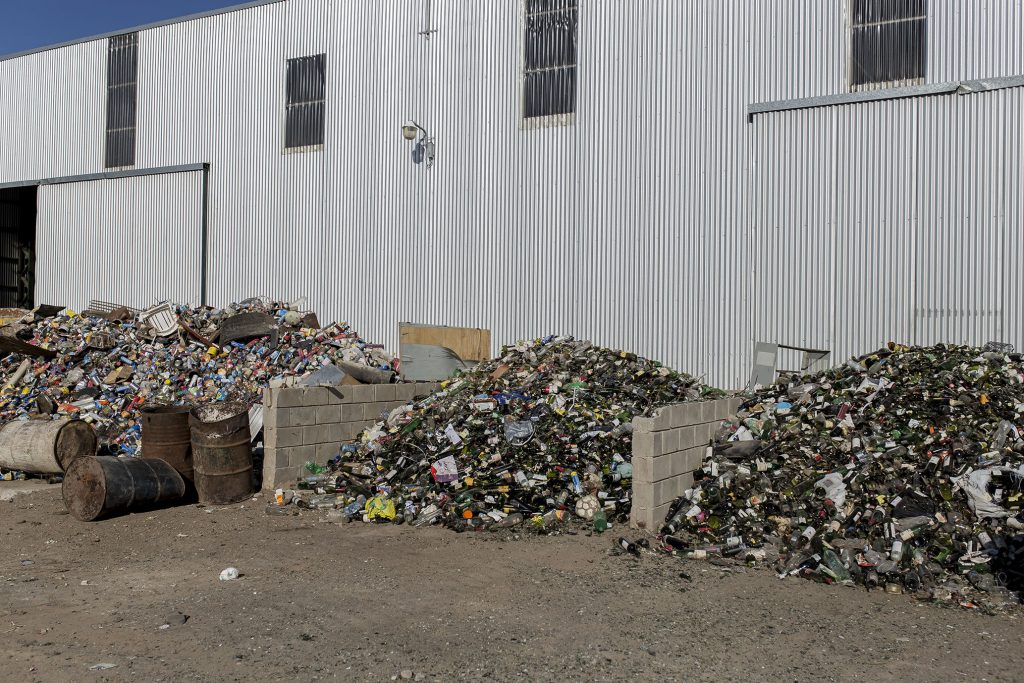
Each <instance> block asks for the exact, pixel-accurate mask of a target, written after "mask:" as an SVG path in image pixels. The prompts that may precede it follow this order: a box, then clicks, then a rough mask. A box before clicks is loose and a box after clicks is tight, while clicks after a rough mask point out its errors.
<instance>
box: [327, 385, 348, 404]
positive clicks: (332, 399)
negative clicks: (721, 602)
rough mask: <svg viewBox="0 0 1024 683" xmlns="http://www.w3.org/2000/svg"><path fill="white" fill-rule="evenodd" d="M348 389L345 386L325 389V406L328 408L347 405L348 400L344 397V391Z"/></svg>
mask: <svg viewBox="0 0 1024 683" xmlns="http://www.w3.org/2000/svg"><path fill="white" fill-rule="evenodd" d="M349 388H350V387H347V386H345V387H326V389H327V405H329V406H337V405H341V404H342V403H348V402H349V400H348V398H347V397H346V396H345V389H349Z"/></svg>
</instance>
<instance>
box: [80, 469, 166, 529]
mask: <svg viewBox="0 0 1024 683" xmlns="http://www.w3.org/2000/svg"><path fill="white" fill-rule="evenodd" d="M63 494H64V504H65V505H66V506H67V508H68V512H70V513H71V514H72V515H73V516H74V517H75V518H76V519H80V520H82V521H83V522H91V521H92V520H94V519H99V518H100V517H106V516H110V515H115V514H120V513H124V512H130V511H132V510H135V509H140V508H152V507H156V506H158V505H167V504H169V503H174V502H177V501H180V500H181V499H182V497H183V496H184V495H185V480H184V479H182V478H181V475H180V474H178V473H177V472H176V471H175V469H174V468H173V467H171V466H170V465H169V464H167V463H166V462H164V461H163V460H157V459H155V458H114V457H108V456H98V457H94V458H78V459H77V460H75V461H73V462H72V463H71V465H70V466H69V467H68V470H67V472H65V473H64V485H63Z"/></svg>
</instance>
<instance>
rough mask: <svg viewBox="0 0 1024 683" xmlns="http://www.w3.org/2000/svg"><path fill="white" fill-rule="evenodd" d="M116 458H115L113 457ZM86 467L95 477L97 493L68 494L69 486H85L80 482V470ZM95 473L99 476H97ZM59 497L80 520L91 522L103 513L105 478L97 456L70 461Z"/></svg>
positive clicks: (82, 475)
mask: <svg viewBox="0 0 1024 683" xmlns="http://www.w3.org/2000/svg"><path fill="white" fill-rule="evenodd" d="M115 459H116V458H115ZM86 469H88V471H89V473H90V474H92V476H93V477H94V478H95V480H96V482H97V484H96V485H97V487H98V494H97V495H90V496H69V495H68V488H69V486H76V485H78V486H83V487H84V486H85V484H84V483H81V482H82V480H83V477H84V473H83V472H80V470H86ZM97 473H98V474H99V476H97ZM60 488H61V491H60V493H61V498H63V499H64V507H66V508H67V509H68V512H69V513H71V516H72V517H74V518H75V519H77V520H79V521H81V522H92V521H94V520H95V519H96V518H97V517H99V516H100V515H102V514H103V503H104V501H106V499H107V478H106V476H105V473H104V472H103V465H102V463H100V461H99V460H98V459H97V456H91V457H82V458H76V459H74V460H72V461H71V464H70V465H69V466H68V469H67V471H66V472H65V473H64V481H63V483H62V484H61V487H60Z"/></svg>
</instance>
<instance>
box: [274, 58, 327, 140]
mask: <svg viewBox="0 0 1024 683" xmlns="http://www.w3.org/2000/svg"><path fill="white" fill-rule="evenodd" d="M326 74H327V55H325V54H322V55H313V56H311V57H297V58H295V59H289V60H288V76H287V84H286V95H287V105H286V113H285V134H284V146H285V148H286V149H295V148H297V147H311V146H314V145H322V144H324V107H325V102H326V96H327V86H326V82H327V78H326Z"/></svg>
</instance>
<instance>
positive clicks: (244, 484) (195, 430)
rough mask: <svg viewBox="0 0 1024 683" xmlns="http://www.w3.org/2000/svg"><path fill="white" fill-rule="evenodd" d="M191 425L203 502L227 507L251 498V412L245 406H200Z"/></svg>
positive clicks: (194, 412)
mask: <svg viewBox="0 0 1024 683" xmlns="http://www.w3.org/2000/svg"><path fill="white" fill-rule="evenodd" d="M189 425H190V427H191V428H192V463H193V465H194V467H195V482H196V491H197V493H198V494H199V502H200V503H207V504H212V505H227V504H229V503H237V502H239V501H241V500H245V499H246V498H248V497H249V496H251V495H252V494H253V478H252V448H251V445H250V441H251V438H250V436H249V409H248V408H247V407H246V406H245V405H244V404H241V403H212V404H210V405H205V406H196V407H195V408H193V409H192V412H191V414H190V415H189Z"/></svg>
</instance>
